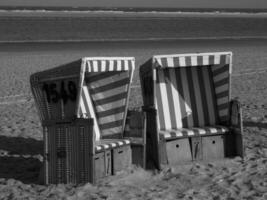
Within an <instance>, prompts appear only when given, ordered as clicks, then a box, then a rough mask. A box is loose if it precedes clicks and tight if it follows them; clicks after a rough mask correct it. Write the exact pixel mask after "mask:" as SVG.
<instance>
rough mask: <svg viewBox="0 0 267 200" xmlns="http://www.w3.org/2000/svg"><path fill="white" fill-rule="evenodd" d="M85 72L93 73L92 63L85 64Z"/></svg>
mask: <svg viewBox="0 0 267 200" xmlns="http://www.w3.org/2000/svg"><path fill="white" fill-rule="evenodd" d="M85 71H87V72H92V66H91V62H90V61H87V62H86V63H85Z"/></svg>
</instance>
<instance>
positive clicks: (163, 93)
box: [158, 70, 171, 129]
mask: <svg viewBox="0 0 267 200" xmlns="http://www.w3.org/2000/svg"><path fill="white" fill-rule="evenodd" d="M158 76H159V87H160V96H161V99H162V105H160V106H162V109H163V113H164V121H165V122H164V123H165V129H170V128H171V118H170V107H169V101H168V94H167V84H166V83H165V79H164V78H165V77H164V74H163V70H159V71H158Z"/></svg>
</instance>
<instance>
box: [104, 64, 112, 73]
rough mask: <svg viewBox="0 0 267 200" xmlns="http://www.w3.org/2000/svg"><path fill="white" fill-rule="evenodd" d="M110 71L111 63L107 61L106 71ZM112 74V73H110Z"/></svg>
mask: <svg viewBox="0 0 267 200" xmlns="http://www.w3.org/2000/svg"><path fill="white" fill-rule="evenodd" d="M109 70H110V61H106V68H105V71H109ZM109 73H112V72H109Z"/></svg>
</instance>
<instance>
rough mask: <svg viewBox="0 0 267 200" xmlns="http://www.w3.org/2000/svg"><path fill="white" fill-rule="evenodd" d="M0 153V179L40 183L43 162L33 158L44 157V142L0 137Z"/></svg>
mask: <svg viewBox="0 0 267 200" xmlns="http://www.w3.org/2000/svg"><path fill="white" fill-rule="evenodd" d="M0 151H1V154H0V155H1V156H0V178H6V179H16V180H19V181H21V182H23V183H28V184H30V183H38V181H39V180H38V179H39V172H40V168H41V166H42V162H41V161H40V160H39V159H37V158H35V157H33V156H34V155H42V153H43V141H38V140H35V139H30V138H19V137H6V136H0Z"/></svg>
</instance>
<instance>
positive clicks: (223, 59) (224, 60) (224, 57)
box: [220, 55, 226, 64]
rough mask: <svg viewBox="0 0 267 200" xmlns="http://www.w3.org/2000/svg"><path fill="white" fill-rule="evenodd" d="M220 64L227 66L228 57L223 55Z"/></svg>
mask: <svg viewBox="0 0 267 200" xmlns="http://www.w3.org/2000/svg"><path fill="white" fill-rule="evenodd" d="M220 64H226V55H221V57H220Z"/></svg>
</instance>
